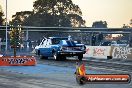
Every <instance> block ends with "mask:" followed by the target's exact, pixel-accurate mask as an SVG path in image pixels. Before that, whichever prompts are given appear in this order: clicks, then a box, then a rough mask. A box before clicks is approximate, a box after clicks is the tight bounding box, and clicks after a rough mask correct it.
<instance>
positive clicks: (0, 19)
mask: <svg viewBox="0 0 132 88" xmlns="http://www.w3.org/2000/svg"><path fill="white" fill-rule="evenodd" d="M3 16H4V13H3V11H2V7H1V5H0V25H3V22H4V19H3Z"/></svg>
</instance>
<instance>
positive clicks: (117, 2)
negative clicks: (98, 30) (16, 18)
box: [0, 0, 132, 28]
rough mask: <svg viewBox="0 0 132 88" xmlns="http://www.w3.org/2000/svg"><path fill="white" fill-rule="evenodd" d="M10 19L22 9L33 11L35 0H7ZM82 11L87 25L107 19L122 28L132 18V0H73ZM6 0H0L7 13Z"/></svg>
mask: <svg viewBox="0 0 132 88" xmlns="http://www.w3.org/2000/svg"><path fill="white" fill-rule="evenodd" d="M7 1H8V7H7V8H8V20H11V17H12V15H14V14H15V13H16V12H20V11H32V9H33V2H34V1H35V0H7ZM72 1H73V3H74V4H76V5H78V6H79V7H80V8H81V11H82V15H83V16H82V17H83V19H84V20H85V21H86V26H87V27H91V26H92V23H93V22H95V21H100V20H102V21H107V23H108V27H110V28H118V27H119V28H120V27H122V26H123V24H129V22H130V19H132V0H72ZM5 4H6V0H0V5H2V9H3V12H4V14H5V11H6V10H5V6H6V5H5Z"/></svg>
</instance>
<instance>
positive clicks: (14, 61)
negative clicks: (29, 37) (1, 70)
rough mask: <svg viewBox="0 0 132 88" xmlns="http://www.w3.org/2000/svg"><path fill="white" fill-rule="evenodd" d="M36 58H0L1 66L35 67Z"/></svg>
mask: <svg viewBox="0 0 132 88" xmlns="http://www.w3.org/2000/svg"><path fill="white" fill-rule="evenodd" d="M34 65H36V58H35V57H34V56H16V57H14V56H3V57H0V66H34Z"/></svg>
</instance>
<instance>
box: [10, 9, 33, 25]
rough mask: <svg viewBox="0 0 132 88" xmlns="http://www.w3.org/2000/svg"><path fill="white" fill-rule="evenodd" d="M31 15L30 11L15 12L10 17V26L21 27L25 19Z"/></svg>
mask: <svg viewBox="0 0 132 88" xmlns="http://www.w3.org/2000/svg"><path fill="white" fill-rule="evenodd" d="M31 14H32V11H21V12H16V14H15V15H12V21H11V22H10V24H12V25H16V26H17V25H23V23H24V21H25V19H26V18H28V17H29V16H30V15H31Z"/></svg>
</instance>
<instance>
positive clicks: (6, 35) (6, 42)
mask: <svg viewBox="0 0 132 88" xmlns="http://www.w3.org/2000/svg"><path fill="white" fill-rule="evenodd" d="M5 51H7V0H6V47H5Z"/></svg>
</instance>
